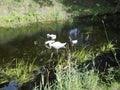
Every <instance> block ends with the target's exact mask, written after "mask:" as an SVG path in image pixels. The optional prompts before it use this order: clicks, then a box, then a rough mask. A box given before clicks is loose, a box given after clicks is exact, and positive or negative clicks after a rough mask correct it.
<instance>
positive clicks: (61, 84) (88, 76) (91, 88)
mask: <svg viewBox="0 0 120 90" xmlns="http://www.w3.org/2000/svg"><path fill="white" fill-rule="evenodd" d="M110 72H111V71H110ZM113 76H114V74H112V73H110V74H109V75H108V76H107V77H106V79H109V78H110V79H113ZM100 81H101V79H100V77H99V74H98V73H97V72H96V71H94V70H87V69H85V68H84V67H83V68H81V69H78V68H77V66H76V64H75V63H71V62H69V64H68V67H67V68H65V67H64V66H63V65H60V64H59V65H57V66H56V80H55V82H54V83H53V84H48V83H47V84H45V83H43V82H44V81H42V82H41V83H40V87H39V86H35V87H34V89H33V90H42V89H44V90H74V89H76V90H113V89H114V90H118V89H119V88H120V83H118V82H115V81H113V82H112V81H111V84H110V86H108V85H107V84H105V83H101V82H100ZM43 84H44V85H43ZM41 85H43V86H44V87H41Z"/></svg>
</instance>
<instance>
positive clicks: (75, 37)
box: [68, 28, 90, 46]
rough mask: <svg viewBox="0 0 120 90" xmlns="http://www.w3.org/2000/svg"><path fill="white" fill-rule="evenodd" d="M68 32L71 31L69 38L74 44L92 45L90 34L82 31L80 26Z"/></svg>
mask: <svg viewBox="0 0 120 90" xmlns="http://www.w3.org/2000/svg"><path fill="white" fill-rule="evenodd" d="M68 33H69V39H70V42H71V44H72V46H74V45H77V46H89V45H90V40H89V37H90V35H89V34H84V33H82V32H80V30H79V29H78V28H75V29H71V30H70V31H69V32H68Z"/></svg>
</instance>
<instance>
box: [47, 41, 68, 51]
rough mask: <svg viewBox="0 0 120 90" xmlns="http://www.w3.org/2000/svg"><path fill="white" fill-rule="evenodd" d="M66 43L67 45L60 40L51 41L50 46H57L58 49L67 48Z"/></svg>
mask: <svg viewBox="0 0 120 90" xmlns="http://www.w3.org/2000/svg"><path fill="white" fill-rule="evenodd" d="M65 45H66V43H61V42H59V41H57V42H53V43H49V46H50V48H52V47H53V48H55V49H56V50H58V49H60V48H65Z"/></svg>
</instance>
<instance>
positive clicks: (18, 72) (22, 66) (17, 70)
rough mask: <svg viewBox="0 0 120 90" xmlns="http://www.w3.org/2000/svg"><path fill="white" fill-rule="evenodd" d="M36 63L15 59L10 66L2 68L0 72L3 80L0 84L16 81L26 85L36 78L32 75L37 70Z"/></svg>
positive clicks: (0, 80)
mask: <svg viewBox="0 0 120 90" xmlns="http://www.w3.org/2000/svg"><path fill="white" fill-rule="evenodd" d="M34 61H35V60H33V62H32V63H30V62H25V60H23V59H19V60H15V59H14V62H12V63H9V65H7V64H6V66H5V67H4V66H3V67H2V66H1V67H0V71H1V75H3V78H1V79H0V82H1V83H2V82H4V81H7V82H9V80H15V81H16V82H18V83H25V82H28V81H30V80H32V79H33V78H34V77H33V76H32V75H31V74H30V73H31V72H32V71H33V70H35V68H37V67H35V66H34Z"/></svg>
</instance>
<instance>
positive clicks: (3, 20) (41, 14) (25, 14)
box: [0, 0, 119, 27]
mask: <svg viewBox="0 0 120 90" xmlns="http://www.w3.org/2000/svg"><path fill="white" fill-rule="evenodd" d="M89 2H90V3H89ZM113 2H114V1H113ZM0 5H1V6H0V9H1V13H0V26H1V27H6V26H8V27H13V26H16V25H17V26H20V25H26V24H29V23H35V22H46V21H47V22H49V21H56V20H57V21H59V20H66V19H68V18H69V17H71V16H73V17H74V16H84V15H94V16H96V15H97V14H102V13H108V12H114V11H115V10H116V6H114V5H112V3H110V2H107V1H105V0H103V1H99V0H96V1H84V0H80V1H79V2H77V0H70V1H64V0H63V1H59V0H51V1H49V0H48V1H47V0H46V1H43V0H9V1H7V0H2V1H0ZM118 10H119V9H118Z"/></svg>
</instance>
